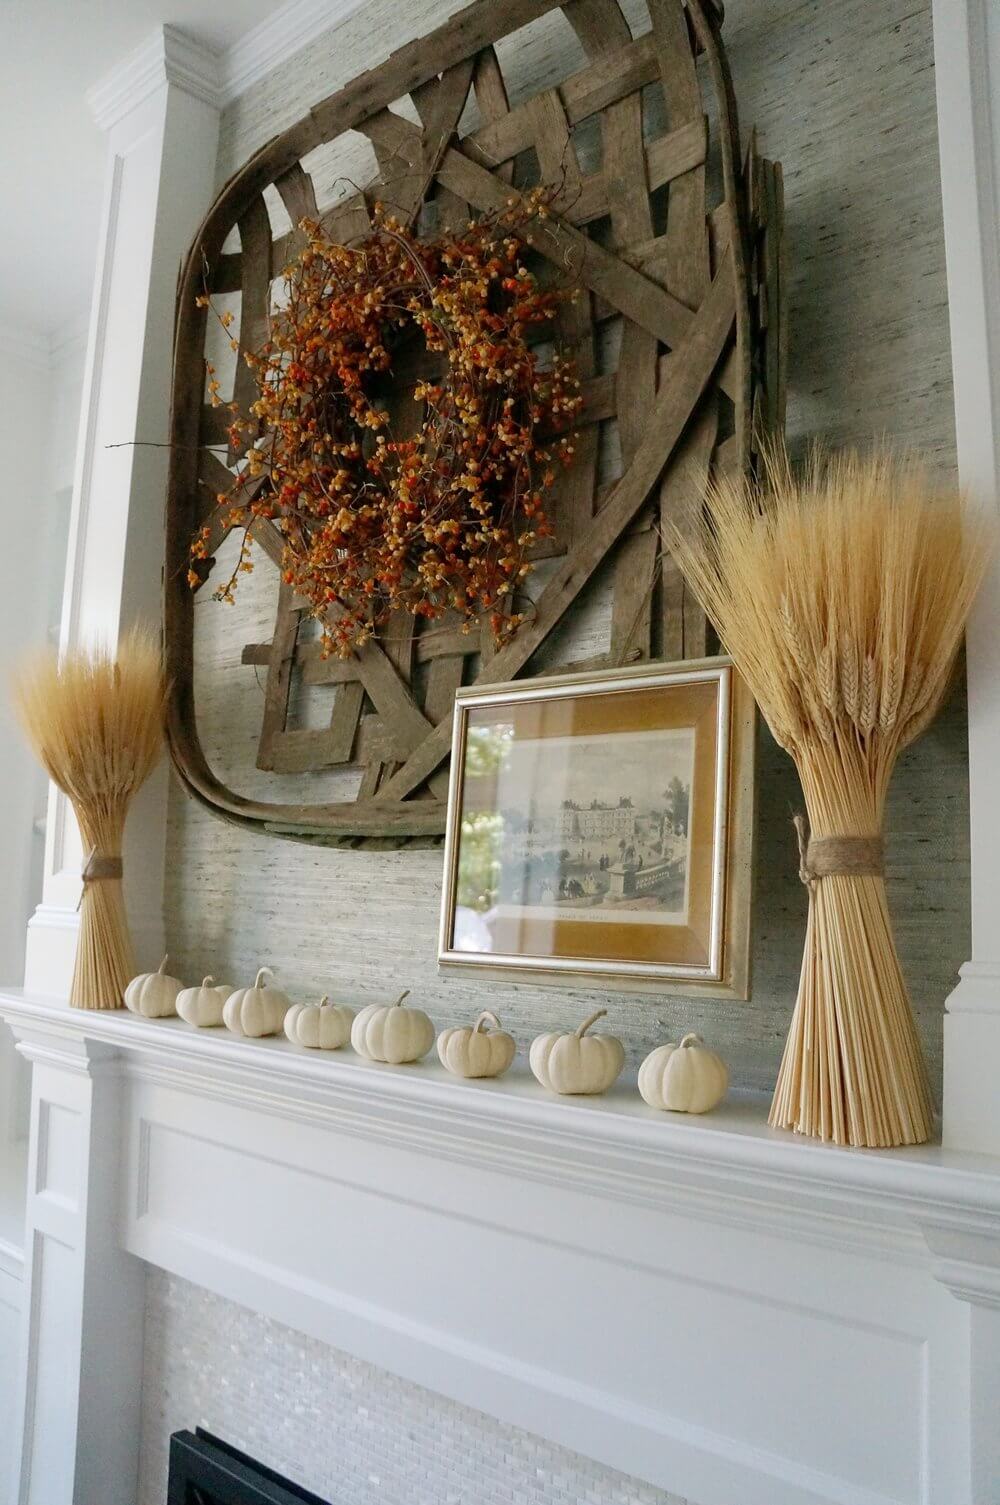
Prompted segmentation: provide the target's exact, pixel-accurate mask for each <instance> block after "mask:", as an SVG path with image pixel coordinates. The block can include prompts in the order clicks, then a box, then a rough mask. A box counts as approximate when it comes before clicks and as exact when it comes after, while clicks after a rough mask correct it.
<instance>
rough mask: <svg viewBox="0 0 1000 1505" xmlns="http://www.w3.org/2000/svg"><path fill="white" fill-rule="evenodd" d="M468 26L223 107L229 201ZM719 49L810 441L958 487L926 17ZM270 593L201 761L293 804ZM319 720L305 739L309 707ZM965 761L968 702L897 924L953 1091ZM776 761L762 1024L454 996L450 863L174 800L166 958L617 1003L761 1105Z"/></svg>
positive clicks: (795, 934) (232, 628) (772, 1030)
mask: <svg viewBox="0 0 1000 1505" xmlns="http://www.w3.org/2000/svg"><path fill="white" fill-rule="evenodd" d="M451 8H452V7H451V6H450V5H449V4H447V3H441V0H414V3H412V4H407V5H406V6H400V5H398V4H395V3H393V0H369V3H368V4H366V5H365V6H364V7H363V9H362V10H361V11H360V12H359V13H358V14H356V15H355V16H354V17H353V18H352V19H350V20H349V21H347V22H346V23H344V24H343V25H342V26H340V27H339V28H337V29H336V30H335V31H334V32H333V33H332V34H331V35H330V36H329V38H328V39H324V40H321V41H320V42H318V43H316V44H314V45H313V46H312V47H310V48H309V50H308V52H307V53H306V54H303V55H302V56H300V57H299V58H297V59H295V60H293V61H291V62H288V63H285V64H284V65H283V66H282V67H281V68H280V69H278V70H277V71H276V73H275V74H274V75H273V76H272V78H271V80H270V81H269V82H268V84H267V85H266V86H264V87H262V88H257V89H255V90H254V91H253V93H252V94H251V95H249V96H247V97H246V98H245V99H241V100H239V101H237V102H236V103H235V104H233V105H232V106H231V107H230V108H229V110H228V111H227V112H226V114H225V117H224V120H223V133H222V147H221V155H220V161H219V169H218V176H219V180H220V181H222V180H224V179H225V178H226V177H228V176H229V174H230V173H231V172H232V171H233V170H234V169H235V168H236V167H237V166H238V165H239V164H240V163H241V162H242V161H243V160H244V159H245V158H246V156H247V155H248V153H250V152H251V151H252V150H253V149H254V148H255V147H257V146H258V145H259V144H260V143H261V142H262V141H263V140H265V139H266V138H267V137H269V136H272V135H274V134H275V133H276V132H277V131H279V130H281V129H282V128H283V127H284V126H286V125H288V124H289V123H291V122H292V121H294V120H295V119H296V118H297V117H298V116H299V115H300V114H301V113H302V112H303V110H304V109H305V107H306V106H308V105H309V104H310V103H311V102H313V101H315V100H316V99H318V98H320V97H322V96H323V95H325V94H326V93H328V92H331V91H332V90H334V89H335V88H337V87H338V86H339V85H340V84H342V83H343V82H346V81H347V80H348V79H350V78H351V77H352V76H353V75H354V74H355V73H356V72H357V71H358V70H359V69H361V68H364V67H368V66H371V65H372V64H373V63H375V62H377V61H378V59H379V58H380V57H382V56H383V55H384V54H385V53H386V52H387V51H389V50H391V49H393V48H395V47H397V46H399V45H401V44H402V43H403V42H404V41H406V40H407V39H408V38H409V37H410V36H412V35H416V34H418V33H422V32H424V31H426V30H427V29H428V28H429V27H431V26H432V25H433V24H435V23H436V22H437V21H439V20H440V19H441V18H442V17H443V16H444V15H446V14H447V13H448V11H449V9H451ZM628 9H629V14H630V19H631V20H632V21H633V25H635V26H636V27H637V28H642V27H644V25H645V23H644V21H643V9H642V3H641V0H634V3H632V4H631V5H630V6H629V7H628ZM725 35H726V38H727V43H728V48H729V53H730V57H731V61H732V66H733V70H734V74H735V79H736V86H737V91H738V97H739V102H740V110H741V117H742V120H743V122H744V123H745V125H748V124H749V123H751V122H754V121H755V122H756V124H757V127H758V131H759V134H760V138H761V142H762V146H763V149H764V150H765V151H766V152H767V153H768V154H769V155H771V156H775V157H778V158H780V159H781V160H782V161H783V163H784V166H785V181H786V195H787V222H788V233H789V258H790V263H791V268H792V308H791V315H792V317H791V330H792V341H791V361H790V365H791V397H790V405H789V427H790V432H791V434H792V436H793V437H794V438H796V439H799V438H802V437H804V436H808V435H811V434H822V435H826V436H828V437H831V438H832V439H834V440H835V441H858V442H862V443H863V442H864V441H865V440H867V439H868V438H869V436H870V435H871V434H872V433H873V432H875V433H886V434H888V435H890V436H892V437H893V438H894V439H897V440H899V441H901V442H905V443H908V444H914V445H919V446H921V447H922V448H923V449H924V450H926V451H927V452H928V453H929V455H930V457H931V459H932V462H933V463H934V464H935V465H936V466H938V467H939V468H940V469H941V470H942V471H943V472H944V473H946V474H947V473H949V472H950V471H951V469H952V467H953V464H954V432H953V420H952V394H951V377H950V364H949V353H948V327H947V307H946V298H945V273H944V251H943V244H942V228H941V210H940V195H939V182H938V161H937V140H936V128H935V114H934V110H935V105H934V75H933V57H932V43H931V15H930V5H929V3H920V4H914V3H913V0H883V3H882V4H880V5H878V6H872V5H871V4H870V0H838V4H837V5H835V6H830V5H826V4H822V3H820V0H810V3H806V4H801V3H798V4H796V3H790V0H730V3H729V4H728V5H727V19H726V26H725ZM575 47H576V44H575V41H574V40H573V38H572V36H571V34H570V32H569V28H568V26H567V25H566V23H565V22H564V21H563V20H562V18H561V17H557V18H553V19H552V20H551V22H550V21H549V20H546V22H545V23H543V24H539V25H538V26H537V27H536V28H535V29H534V31H533V32H532V35H531V38H530V45H529V44H525V45H524V46H522V47H521V48H520V49H519V51H518V55H517V58H516V66H515V71H514V77H515V81H519V82H520V86H521V87H523V88H524V89H527V88H529V87H534V86H535V85H536V84H537V83H538V81H539V80H540V79H546V78H548V79H551V78H553V77H555V76H556V75H557V74H558V73H559V72H560V71H561V69H560V64H561V60H562V59H563V57H564V56H565V57H568V58H569V60H570V63H571V65H572V60H573V59H574V58H576V56H577V54H576V52H574V50H573V49H574V48H575ZM366 152H367V147H366V145H365V143H363V142H362V140H361V138H360V137H356V138H354V140H353V142H352V143H349V146H348V151H347V155H346V157H345V156H344V155H343V154H342V155H341V156H340V157H336V158H335V157H333V156H331V154H330V152H329V151H328V150H326V149H323V150H321V151H319V152H317V153H314V154H313V159H311V160H310V163H309V165H310V167H311V169H312V170H313V172H314V175H315V179H316V182H317V185H318V191H319V198H320V202H321V203H323V202H324V201H326V200H328V199H329V198H330V197H331V196H332V195H333V194H334V193H335V192H336V182H337V178H338V174H346V175H348V176H351V177H357V178H358V179H359V180H363V179H364V177H365V175H366V174H367V171H368V169H369V168H370V167H371V162H370V161H369V159H368V157H367V155H366ZM276 218H278V216H276ZM272 588H273V574H272V572H271V571H269V570H266V569H261V570H260V571H259V572H258V574H256V575H255V576H253V577H251V578H250V579H248V580H247V581H246V582H245V584H244V586H242V587H241V592H240V596H239V599H238V602H237V604H236V606H235V607H232V608H227V607H222V606H218V605H216V604H214V603H211V602H209V601H207V600H206V601H205V602H204V604H203V605H202V606H200V607H199V610H198V613H197V616H198V627H197V632H198V643H199V648H198V656H199V664H200V685H199V703H200V705H201V707H202V712H203V719H202V730H203V737H204V741H205V744H206V748H207V750H208V752H209V756H210V758H211V759H212V760H213V762H214V763H215V764H216V765H217V766H218V767H219V768H220V769H221V770H222V771H224V772H226V771H228V772H231V773H232V775H233V777H234V780H235V781H236V787H242V788H244V789H246V790H248V791H249V790H259V791H261V792H263V791H265V790H266V791H268V792H269V793H270V794H271V796H272V797H277V796H280V794H281V793H282V792H284V791H283V789H282V785H284V786H285V787H286V788H288V787H289V786H290V785H291V781H288V780H282V779H280V778H277V777H275V776H273V775H265V774H258V773H256V772H255V771H254V770H253V761H254V751H255V745H256V733H257V729H258V725H259V719H258V718H259V711H260V704H261V698H262V690H261V685H260V682H259V681H258V678H257V673H256V671H255V670H254V669H252V668H240V667H239V654H240V648H241V646H242V645H243V644H244V643H246V642H249V641H260V640H263V639H266V637H267V636H269V630H270V622H271V610H272V603H271V594H270V592H271V590H272ZM606 627H607V613H606V612H605V611H604V610H603V609H602V604H601V602H600V600H598V601H597V602H596V603H595V604H593V605H592V606H591V607H590V609H589V610H588V611H586V612H584V613H581V614H580V615H579V616H578V617H577V619H576V620H575V621H574V622H573V623H572V624H571V630H572V633H573V636H574V638H575V639H576V641H577V643H578V644H579V645H580V648H581V651H594V652H596V651H599V650H600V648H601V646H602V638H603V634H604V632H605V631H606ZM302 712H303V718H304V724H308V718H309V714H310V711H309V707H308V706H306V707H303V708H302ZM320 713H321V712H320ZM965 763H966V753H965V713H964V707H963V704H962V700H961V697H960V695H957V696H956V698H955V699H954V701H953V702H952V704H951V705H950V707H949V709H948V711H947V712H946V714H945V716H944V717H943V718H942V719H941V721H940V722H939V723H938V724H937V726H936V727H935V728H934V729H933V730H932V732H931V733H930V735H929V736H928V737H927V738H926V739H925V740H924V742H923V743H922V744H920V745H919V746H918V747H917V748H916V749H915V750H913V751H912V752H911V753H910V755H909V756H908V757H907V758H906V759H905V760H904V763H903V765H902V767H901V768H900V771H899V774H898V777H897V780H896V784H895V788H894V795H893V801H892V810H891V823H890V865H891V878H892V902H893V913H894V915H895V918H896V922H897V926H898V932H899V937H900V944H901V949H902V953H903V962H904V966H905V969H906V973H907V976H908V978H909V980H910V983H911V986H912V989H913V994H914V998H915V1003H916V1008H917V1012H918V1014H919V1017H920V1028H921V1034H922V1036H923V1040H924V1044H925V1048H926V1051H927V1056H928V1059H929V1062H930V1066H931V1074H932V1078H933V1081H934V1083H935V1090H939V1083H940V1071H941V1018H942V1004H943V999H944V997H945V996H946V994H947V992H948V990H949V988H950V987H951V985H952V982H953V980H954V976H955V972H956V969H957V967H958V965H959V964H960V963H961V962H962V961H963V960H964V959H965V958H966V957H967V956H968V953H969V940H968V854H967V835H966V825H967V789H966V766H965ZM760 764H761V767H760V843H759V851H758V861H757V882H758V897H757V907H756V927H757V929H756V945H755V974H756V984H755V989H754V996H753V999H752V1001H751V1002H749V1003H747V1004H728V1003H718V1002H712V1003H703V1002H698V1001H697V1000H691V1001H688V1000H677V999H674V1000H669V1001H668V1000H649V999H637V998H635V997H631V996H629V995H627V994H617V995H616V994H604V993H595V992H592V991H590V990H583V989H580V990H576V991H575V992H569V991H563V990H553V989H546V990H539V989H538V988H536V987H530V988H517V987H512V986H509V985H506V984H504V985H500V984H497V983H496V982H493V981H487V980H485V979H484V981H483V982H482V983H480V982H477V981H471V982H470V981H467V980H466V981H456V980H442V979H441V978H439V977H438V975H437V969H436V962H435V935H436V924H437V914H438V903H439V895H440V878H441V857H440V853H439V852H435V851H424V852H419V851H418V852H403V853H400V852H384V853H382V852H361V853H354V852H338V851H321V850H312V849H309V848H306V847H303V846H298V845H294V844H291V843H286V842H282V841H277V840H273V839H265V838H263V837H259V836H253V835H248V834H246V833H243V832H241V831H238V830H235V829H234V828H232V827H230V826H227V825H224V824H222V823H221V822H219V821H217V820H215V819H213V818H212V817H211V816H210V815H208V814H206V813H205V812H204V811H203V810H201V809H200V808H198V807H197V806H195V805H194V804H192V803H191V802H189V801H187V800H186V799H185V798H184V796H183V795H182V794H181V793H180V791H179V790H177V789H175V790H174V792H173V796H172V802H171V818H170V853H169V882H168V891H167V897H168V928H169V935H170V944H171V950H172V953H173V955H174V957H175V959H176V961H177V964H178V966H179V967H180V969H181V970H182V971H183V972H184V973H185V974H187V975H189V976H191V977H195V976H201V975H202V973H204V972H206V971H212V972H214V973H215V974H216V975H217V976H225V977H229V978H232V979H234V980H235V979H238V978H241V977H243V976H246V975H247V974H249V973H250V972H251V971H252V970H253V968H254V967H255V966H256V964H257V963H258V961H267V962H269V963H270V964H271V965H273V966H274V967H275V969H276V971H277V974H278V976H279V978H280V980H281V982H282V983H283V985H285V986H286V987H287V988H288V989H289V990H290V991H291V992H292V993H293V994H294V995H296V996H305V995H308V994H317V995H318V994H319V993H320V992H322V991H327V990H329V991H331V992H335V993H340V994H342V995H343V997H344V999H345V1001H352V1000H356V1001H358V1002H361V1001H365V1002H368V1001H371V1000H372V999H374V998H378V997H381V996H383V995H384V994H386V993H388V992H391V991H392V989H394V988H396V987H399V986H403V985H408V986H411V987H412V988H413V989H414V992H415V995H416V997H417V998H418V999H419V1000H420V1001H421V1002H422V1003H423V1004H424V1005H425V1006H426V1007H428V1008H429V1010H430V1012H431V1013H432V1015H433V1016H434V1017H435V1019H436V1020H437V1021H438V1022H440V1023H441V1024H445V1023H449V1022H452V1021H455V1020H458V1019H460V1018H465V1017H467V1016H468V1015H469V1014H471V1013H472V1012H473V1011H474V1010H475V1009H476V1008H478V1007H479V1006H480V1005H481V1004H482V1002H483V1001H484V1000H485V999H486V998H487V996H488V1000H489V1002H490V1003H491V1004H492V1005H493V1006H494V1007H496V1008H498V1009H499V1011H500V1012H501V1014H502V1016H503V1018H504V1021H505V1023H507V1024H508V1025H509V1026H511V1027H512V1028H513V1029H514V1031H515V1033H517V1034H518V1035H520V1036H521V1037H529V1036H530V1035H531V1034H532V1033H534V1032H535V1031H536V1030H537V1029H538V1028H539V1027H540V1026H541V1025H543V1024H547V1023H550V1022H556V1023H561V1022H563V1021H576V1020H577V1019H578V1018H579V1017H580V1016H581V1015H582V1013H584V1012H585V1011H586V1010H588V1009H589V1008H590V1007H592V1006H593V1004H594V1003H596V1002H600V1003H602V1004H606V1005H607V1007H608V1010H609V1014H610V1018H609V1021H608V1022H609V1026H610V1027H611V1028H612V1029H614V1030H616V1031H617V1032H618V1033H620V1034H621V1035H622V1036H623V1038H624V1039H625V1041H626V1043H627V1045H628V1046H629V1048H630V1051H631V1054H632V1056H633V1063H634V1061H635V1059H636V1058H638V1057H639V1056H640V1055H641V1054H642V1053H643V1052H644V1051H645V1050H646V1049H647V1048H648V1047H649V1046H650V1045H651V1044H652V1043H653V1042H654V1041H655V1040H658V1039H662V1038H663V1037H664V1035H665V1034H671V1033H674V1032H676V1031H678V1030H683V1029H685V1028H696V1029H700V1030H702V1031H703V1032H704V1033H705V1034H706V1035H707V1036H709V1037H710V1038H712V1039H713V1040H714V1041H715V1042H716V1043H717V1044H718V1045H719V1046H720V1047H721V1048H722V1049H723V1051H724V1052H725V1053H726V1055H727V1056H728V1057H729V1058H730V1060H731V1061H732V1065H733V1072H734V1078H735V1080H736V1082H737V1083H740V1084H743V1085H746V1086H753V1087H758V1088H769V1087H770V1086H771V1085H772V1083H773V1079H774V1075H775V1071H776V1068H777V1062H778V1057H779V1052H780V1049H781V1043H782V1040H783V1038H784V1035H785V1031H786V1028H787V1023H788V1019H789V1015H790V1012H791V1008H792V1003H793V1000H794V994H795V986H796V980H797V968H798V960H799V954H800V947H801V940H802V929H803V919H804V913H805V902H804V897H803V893H802V891H801V888H800V885H799V883H798V881H797V879H796V878H795V863H794V860H793V855H792V840H791V833H790V830H789V827H788V820H789V816H790V814H791V813H792V811H793V810H794V809H795V808H797V806H798V802H799V801H798V795H797V786H796V781H795V777H794V774H793V772H792V770H791V768H790V766H789V765H788V763H787V762H786V760H785V758H784V756H783V755H782V754H781V753H779V752H778V751H777V750H776V749H775V748H774V747H773V745H771V744H770V742H769V740H768V739H767V738H766V736H764V737H762V740H761V757H760ZM313 777H314V780H315V789H316V797H317V798H321V797H327V798H329V797H336V796H337V793H338V792H340V793H341V794H346V793H347V791H348V789H349V788H350V786H351V781H352V779H353V778H354V777H355V776H354V775H352V774H343V773H339V774H332V775H331V774H324V775H316V776H313ZM291 787H296V786H295V785H291ZM298 787H301V786H298Z"/></svg>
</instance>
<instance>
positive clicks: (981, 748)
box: [934, 0, 1000, 1154]
mask: <svg viewBox="0 0 1000 1505" xmlns="http://www.w3.org/2000/svg"><path fill="white" fill-rule="evenodd" d="M934 58H935V72H936V78H937V98H938V135H939V141H940V151H941V191H942V202H943V209H944V231H945V248H946V253H947V262H948V301H949V310H950V320H951V345H952V368H953V372H954V381H955V429H956V438H957V441H958V466H959V475H960V477H961V480H962V483H963V485H965V486H967V487H968V488H969V490H970V491H971V492H973V493H974V494H975V495H977V496H980V497H982V498H983V500H984V501H986V502H987V503H993V504H994V505H996V503H997V501H998V499H1000V221H998V212H1000V11H998V8H997V6H996V4H995V0H934ZM968 682H969V782H970V815H971V836H972V957H971V959H970V960H969V961H968V962H966V964H965V965H964V966H963V967H962V969H961V978H960V981H959V984H958V987H957V988H956V989H955V991H954V992H953V993H952V995H951V997H950V998H949V999H948V1005H947V1007H948V1013H947V1017H946V1019H945V1028H944V1140H945V1143H946V1144H947V1145H950V1146H954V1147H955V1148H962V1149H970V1150H984V1151H988V1152H990V1153H992V1154H1000V1092H998V1091H997V1080H998V1077H1000V561H997V562H996V563H995V564H994V567H993V569H992V571H991V573H990V576H989V578H988V579H987V581H986V583H985V585H984V587H983V592H982V595H981V596H980V599H979V601H978V602H977V605H976V609H975V612H974V615H973V618H972V621H971V623H970V626H969V633H968Z"/></svg>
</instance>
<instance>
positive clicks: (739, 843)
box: [438, 658, 754, 998]
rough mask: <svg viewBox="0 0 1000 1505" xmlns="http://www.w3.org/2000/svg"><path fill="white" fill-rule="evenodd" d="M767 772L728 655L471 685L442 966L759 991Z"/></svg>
mask: <svg viewBox="0 0 1000 1505" xmlns="http://www.w3.org/2000/svg"><path fill="white" fill-rule="evenodd" d="M753 769H754V707H753V701H752V699H751V697H750V695H749V693H748V691H747V689H746V687H745V685H744V684H743V682H742V680H741V679H740V678H739V676H738V675H737V674H736V673H735V672H734V670H733V668H732V666H731V664H730V662H729V660H728V659H722V658H715V659H703V660H701V661H700V662H696V663H691V664H680V665H670V666H664V665H647V666H644V667H642V668H640V669H637V670H633V671H630V672H626V673H621V672H619V671H616V670H605V671H604V672H603V673H600V674H592V675H566V676H563V677H560V678H558V679H546V680H543V681H537V682H535V683H534V684H525V685H518V684H512V685H497V686H493V687H491V688H487V689H482V690H479V689H476V688H470V689H464V690H460V691H459V692H458V695H457V697H456V703H455V725H454V737H453V743H452V783H451V796H450V800H449V811H448V834H447V840H446V844H445V884H444V894H443V900H442V913H441V932H440V941H439V953H438V956H439V961H440V963H441V965H442V966H443V967H445V968H453V967H468V966H469V965H471V964H475V965H476V966H483V967H499V968H503V969H504V970H505V971H507V972H509V973H511V974H513V975H517V976H523V975H527V976H530V977H532V978H533V979H536V980H541V981H557V980H558V981H563V982H572V983H576V984H577V985H579V983H580V981H581V978H582V977H600V978H601V979H602V980H604V981H608V980H612V979H613V980H614V981H615V983H616V984H618V985H623V986H633V987H642V986H643V985H645V986H646V987H647V988H648V987H654V986H655V987H656V989H657V990H659V991H665V990H673V991H683V992H690V991H692V990H695V991H698V990H708V991H710V992H712V993H718V994H720V995H723V996H728V997H734V996H735V997H741V998H745V997H746V996H747V989H748V983H749V977H748V970H749V962H748V957H749V938H750V898H751V858H752V850H751V848H752V839H753Z"/></svg>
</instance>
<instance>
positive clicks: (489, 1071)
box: [437, 1009, 517, 1077]
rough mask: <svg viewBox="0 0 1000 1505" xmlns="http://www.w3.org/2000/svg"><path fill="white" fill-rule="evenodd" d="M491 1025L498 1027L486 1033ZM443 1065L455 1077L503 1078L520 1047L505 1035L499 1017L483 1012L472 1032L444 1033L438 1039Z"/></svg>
mask: <svg viewBox="0 0 1000 1505" xmlns="http://www.w3.org/2000/svg"><path fill="white" fill-rule="evenodd" d="M487 1023H489V1024H493V1025H495V1026H496V1027H495V1028H494V1029H492V1030H488V1029H485V1028H484V1026H485V1025H486V1024H487ZM437 1048H438V1055H439V1056H440V1058H441V1065H442V1066H446V1067H447V1069H448V1070H449V1071H450V1072H452V1073H453V1074H454V1075H455V1076H465V1077H483V1076H502V1075H503V1073H504V1072H505V1071H506V1070H507V1067H508V1066H509V1065H510V1063H511V1061H513V1059H514V1056H515V1054H516V1052H517V1045H516V1043H515V1041H514V1037H513V1035H508V1034H505V1033H504V1031H503V1029H502V1028H501V1025H500V1020H499V1019H498V1018H497V1016H496V1014H493V1013H491V1012H490V1010H489V1009H484V1010H483V1012H482V1013H481V1014H480V1016H479V1018H478V1019H477V1020H476V1022H475V1024H474V1025H473V1026H472V1028H471V1029H445V1030H442V1031H441V1033H440V1034H439V1035H438V1042H437Z"/></svg>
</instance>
